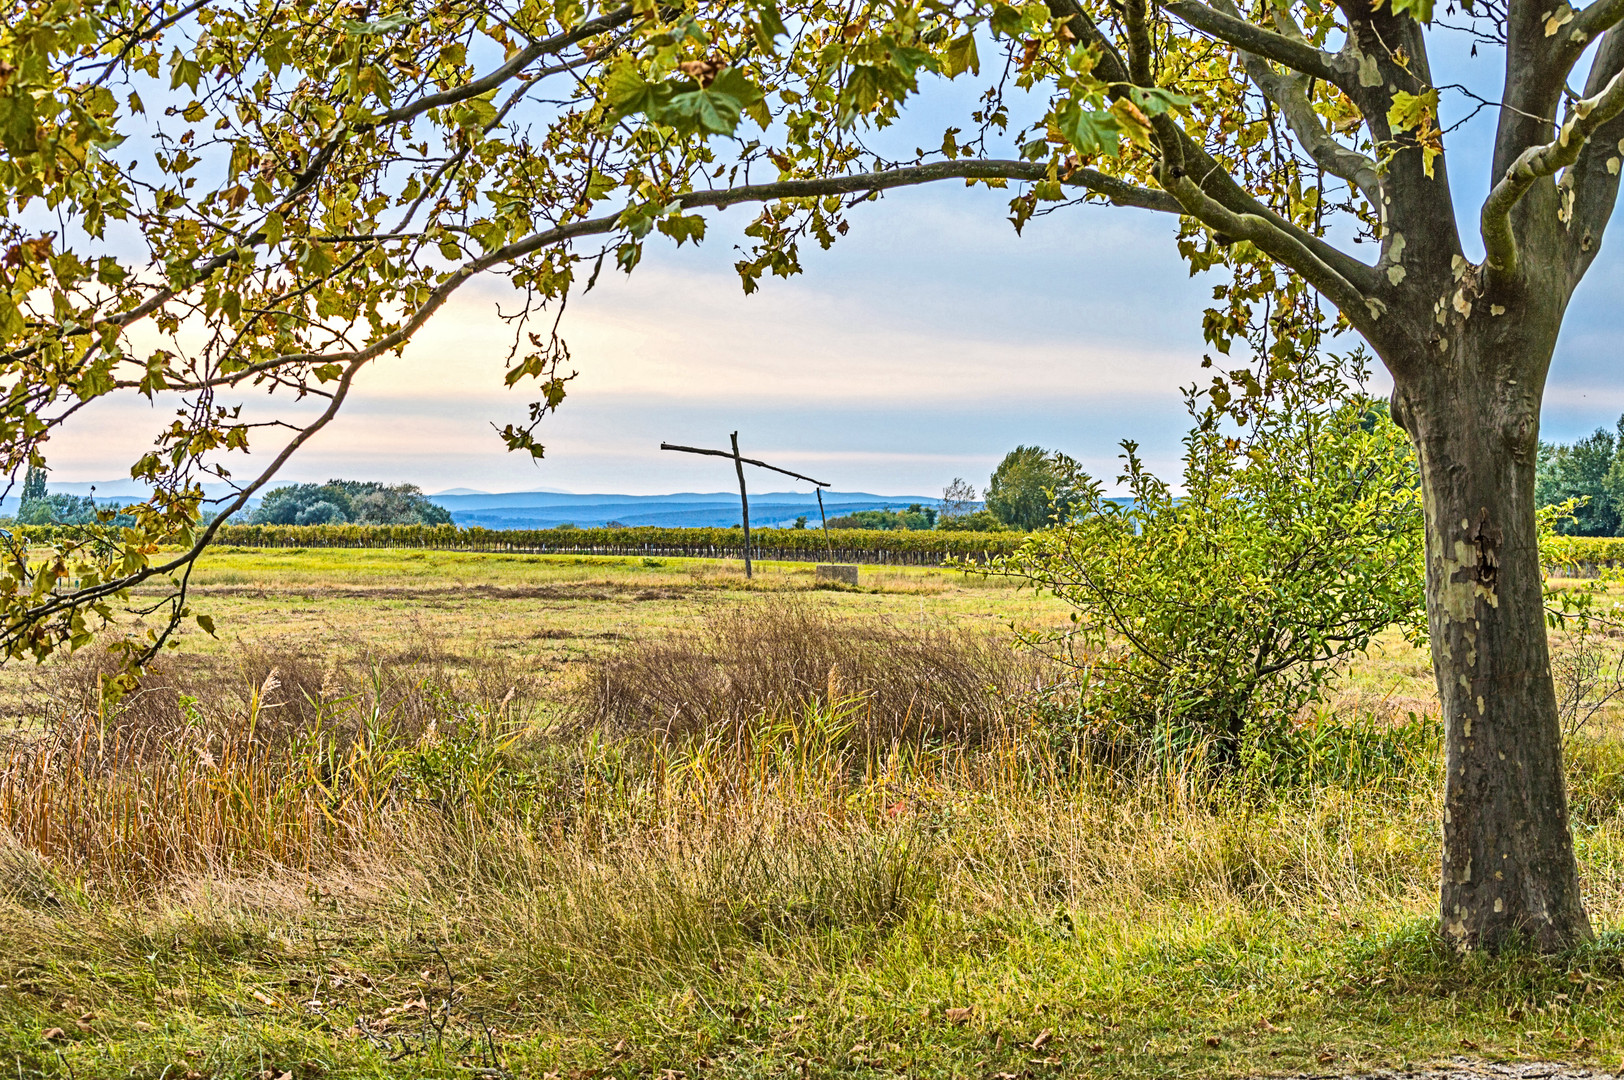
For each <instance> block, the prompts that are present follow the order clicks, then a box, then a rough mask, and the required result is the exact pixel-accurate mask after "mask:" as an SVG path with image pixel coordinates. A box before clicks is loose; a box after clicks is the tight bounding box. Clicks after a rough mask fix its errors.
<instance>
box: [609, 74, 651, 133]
mask: <svg viewBox="0 0 1624 1080" xmlns="http://www.w3.org/2000/svg"><path fill="white" fill-rule="evenodd" d="M660 89H661V88H659V87H657V85H656V84H654V83H650V82H649V81H648V80H647V79H645V78H643V73H642V72H640V71H638V70H637V66H636V65H635V64H633V63H632V62H631V61H629V60H627V61H623V62H621V63H619V64H616V65H615V66H614V67H612V68H610V69H609V74H608V75H605V76H604V79H603V98H604V103H605V105H606V109H605V112H606V113H607V119H608V122H609V123H611V124H613V123H616V122H618V121H620V120H624V119H625V118H626V117H628V116H633V115H636V114H637V113H646V112H648V111H649V109H651V108H653V107H655V106H656V105H657V104H658V101H659V99H660V96H661V94H660Z"/></svg>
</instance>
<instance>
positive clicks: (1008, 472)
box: [987, 446, 1087, 532]
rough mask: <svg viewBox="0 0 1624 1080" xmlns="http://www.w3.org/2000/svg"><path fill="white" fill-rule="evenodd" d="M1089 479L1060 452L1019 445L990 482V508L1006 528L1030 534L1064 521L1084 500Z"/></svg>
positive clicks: (1005, 457)
mask: <svg viewBox="0 0 1624 1080" xmlns="http://www.w3.org/2000/svg"><path fill="white" fill-rule="evenodd" d="M1086 484H1087V477H1086V476H1084V474H1083V470H1082V467H1081V466H1079V465H1078V464H1077V462H1076V461H1075V460H1074V459H1072V458H1071V457H1068V456H1067V455H1065V454H1062V453H1061V452H1060V451H1058V450H1045V449H1043V448H1042V447H1041V446H1017V447H1016V448H1015V449H1013V450H1011V451H1010V452H1009V453H1007V454H1005V455H1004V460H1003V461H1001V462H999V463H998V468H996V469H994V470H993V474H992V478H991V479H990V480H988V481H987V509H988V510H990V511H992V514H993V516H994V517H996V518H997V519H998V520H999V521H1001V522H1003V523H1004V524H1005V525H1012V526H1014V527H1015V528H1017V529H1024V530H1026V531H1027V532H1030V531H1032V530H1033V529H1041V528H1043V527H1044V526H1045V525H1049V524H1052V523H1053V522H1055V521H1064V520H1066V519H1067V518H1069V517H1070V516H1071V514H1072V512H1073V511H1074V510H1075V509H1076V508H1077V507H1078V506H1079V505H1081V504H1082V503H1083V502H1084V500H1085V498H1086V493H1085V487H1086Z"/></svg>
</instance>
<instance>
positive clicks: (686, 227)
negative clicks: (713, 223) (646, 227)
mask: <svg viewBox="0 0 1624 1080" xmlns="http://www.w3.org/2000/svg"><path fill="white" fill-rule="evenodd" d="M655 227H656V228H658V229H659V230H660V231H661V232H663V233H665V235H667V236H669V237H670V238H671V239H673V240H675V241H676V242H677V246H678V247H681V246H682V245H683V242H684V241H686V240H692V241H693V242H694V243H696V244H697V243H699V241H701V240H703V239H705V219H704V218H703V217H701V216H700V215H698V214H681V215H673V216H671V217H666V218H661V219H660V221H659V223H658V224H657V225H656V226H655Z"/></svg>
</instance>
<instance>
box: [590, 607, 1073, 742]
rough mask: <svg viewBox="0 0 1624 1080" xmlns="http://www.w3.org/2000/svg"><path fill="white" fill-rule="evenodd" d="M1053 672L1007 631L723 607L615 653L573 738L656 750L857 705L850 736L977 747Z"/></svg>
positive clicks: (1012, 723)
mask: <svg viewBox="0 0 1624 1080" xmlns="http://www.w3.org/2000/svg"><path fill="white" fill-rule="evenodd" d="M1055 677H1056V673H1055V671H1054V670H1053V669H1051V668H1049V667H1046V666H1045V664H1044V662H1043V661H1042V660H1041V659H1040V658H1038V657H1037V656H1036V655H1034V654H1032V653H1030V652H1027V651H1025V650H1021V649H1018V648H1015V647H1014V646H1013V643H1012V642H1011V640H1010V638H1009V636H1008V634H1007V632H1006V633H1003V634H999V633H997V632H988V631H982V630H974V629H967V628H964V627H958V626H953V625H950V624H944V623H942V622H940V621H938V620H931V621H925V620H923V619H921V620H916V621H911V622H903V621H900V620H897V619H895V618H891V617H886V616H856V617H854V616H851V615H841V614H838V613H836V612H835V611H833V610H832V609H831V608H829V607H828V606H827V605H820V604H817V603H815V602H812V601H807V600H795V599H789V600H783V601H780V602H777V603H773V604H764V605H756V606H753V607H749V608H732V609H721V610H718V611H714V612H712V613H710V614H709V615H708V616H707V617H706V618H705V619H704V620H703V621H702V622H701V623H700V624H699V625H698V626H696V627H693V628H690V629H682V630H677V631H674V632H672V633H670V634H667V635H665V636H663V637H658V638H651V639H646V640H642V641H637V642H633V643H632V644H630V645H628V646H626V647H625V648H622V649H620V650H619V651H617V652H616V653H614V654H612V655H611V656H608V657H606V658H605V659H604V660H602V661H601V662H600V663H598V664H597V665H596V667H595V669H594V670H593V672H592V676H591V678H590V679H589V680H587V681H586V682H585V683H584V684H582V685H581V687H580V688H579V689H578V691H577V694H576V700H575V708H574V717H575V722H576V726H577V728H578V730H598V731H604V732H608V733H613V734H616V735H622V736H624V735H634V734H637V735H641V734H653V735H655V736H657V737H658V738H660V739H661V740H666V741H669V740H672V739H679V740H680V739H685V738H693V737H702V738H713V737H736V736H737V735H738V734H740V733H743V732H744V731H745V729H746V728H747V727H748V726H749V725H750V724H752V723H753V722H755V721H757V720H758V719H760V718H761V717H774V718H783V717H786V716H793V715H795V714H798V713H800V712H802V711H803V710H806V709H808V708H823V709H828V708H830V707H831V706H832V705H833V703H834V702H836V701H838V700H841V699H842V698H846V697H851V698H855V699H857V700H859V701H860V702H861V707H860V708H858V709H856V710H855V712H854V713H853V715H852V716H851V717H850V727H851V730H850V737H851V738H852V739H853V740H855V741H856V742H857V743H858V744H859V745H862V746H864V747H876V746H886V745H889V744H890V743H892V742H897V741H901V742H916V741H924V742H929V743H952V744H958V745H974V744H982V743H987V742H989V741H991V740H994V739H996V738H997V737H999V736H1003V735H1007V734H1008V733H1009V732H1011V731H1012V730H1015V728H1017V727H1019V726H1023V724H1024V721H1020V722H1017V721H1016V718H1017V717H1020V716H1022V715H1023V714H1024V713H1025V712H1027V711H1029V710H1028V709H1027V708H1026V707H1025V706H1026V704H1027V703H1028V702H1029V701H1030V699H1031V698H1032V696H1033V695H1034V694H1035V693H1036V692H1038V691H1039V690H1041V689H1042V687H1043V686H1044V684H1045V682H1046V681H1049V680H1053V679H1054V678H1055Z"/></svg>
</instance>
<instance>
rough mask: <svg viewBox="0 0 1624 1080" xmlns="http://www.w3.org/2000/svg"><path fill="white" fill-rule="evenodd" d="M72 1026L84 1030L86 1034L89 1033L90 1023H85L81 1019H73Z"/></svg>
mask: <svg viewBox="0 0 1624 1080" xmlns="http://www.w3.org/2000/svg"><path fill="white" fill-rule="evenodd" d="M73 1026H74V1027H76V1028H78V1029H79V1030H80V1031H82V1032H84V1033H85V1034H86V1035H89V1034H90V1025H89V1024H87V1023H85V1021H83V1020H75V1021H74V1022H73Z"/></svg>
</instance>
